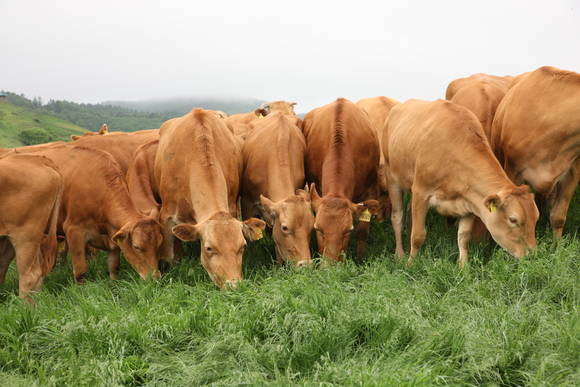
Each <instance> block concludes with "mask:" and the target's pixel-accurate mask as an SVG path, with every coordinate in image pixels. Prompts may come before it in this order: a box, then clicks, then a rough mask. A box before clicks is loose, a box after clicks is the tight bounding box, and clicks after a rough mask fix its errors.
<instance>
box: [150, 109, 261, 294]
mask: <svg viewBox="0 0 580 387" xmlns="http://www.w3.org/2000/svg"><path fill="white" fill-rule="evenodd" d="M159 137H160V138H159V147H158V149H157V155H156V157H155V181H156V183H157V187H158V188H159V196H160V198H161V202H162V207H161V214H160V220H161V223H162V224H163V226H164V237H165V245H164V248H163V253H162V254H163V255H162V256H163V257H164V258H165V259H166V260H168V261H171V260H172V259H173V248H172V244H173V238H172V233H173V234H175V235H176V236H177V237H178V238H179V239H181V240H184V241H190V240H195V239H200V240H201V264H202V265H203V267H204V268H205V269H206V270H207V272H208V274H209V275H210V277H211V279H212V280H213V281H214V282H215V283H216V285H217V286H219V287H220V288H221V287H223V286H224V285H227V284H229V285H231V286H233V287H235V286H236V284H237V282H238V281H239V280H240V279H241V278H242V255H243V252H244V248H245V246H246V241H245V240H244V237H245V238H246V239H251V240H256V239H259V238H260V237H261V236H262V230H263V229H264V228H265V226H266V224H265V223H264V222H263V221H262V220H260V219H255V218H251V219H248V220H246V221H244V222H243V223H242V222H240V221H239V220H237V219H236V218H235V217H236V216H237V214H238V208H237V200H238V194H239V187H240V176H241V173H242V155H241V147H240V145H239V143H238V142H237V141H236V139H235V137H234V135H233V134H232V133H231V132H230V130H229V129H228V127H227V126H226V124H225V122H224V121H223V120H221V119H219V118H217V117H216V116H215V115H214V114H212V113H210V112H207V111H204V110H203V109H193V110H192V111H191V113H188V114H186V115H184V116H183V117H180V118H177V119H173V120H170V121H168V122H166V123H164V124H163V125H162V126H161V129H160V136H159ZM193 222H195V224H192V223H193Z"/></svg>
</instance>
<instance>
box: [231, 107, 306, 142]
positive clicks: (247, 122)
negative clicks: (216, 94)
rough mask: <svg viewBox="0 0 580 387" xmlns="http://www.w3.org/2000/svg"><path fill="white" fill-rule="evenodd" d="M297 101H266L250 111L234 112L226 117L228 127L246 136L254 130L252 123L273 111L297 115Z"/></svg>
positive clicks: (236, 133)
mask: <svg viewBox="0 0 580 387" xmlns="http://www.w3.org/2000/svg"><path fill="white" fill-rule="evenodd" d="M295 105H296V102H286V101H274V102H264V103H263V104H261V105H260V106H259V107H258V108H257V109H256V110H254V111H253V112H248V113H239V114H232V115H231V116H229V117H228V118H227V119H226V123H227V125H228V128H230V130H231V131H232V132H233V133H234V134H235V135H236V136H241V137H244V136H245V135H246V134H247V133H248V132H250V131H251V130H252V123H253V122H255V121H256V120H258V119H260V118H263V117H265V116H267V115H268V114H270V113H272V112H280V113H283V114H289V115H292V116H293V115H295V113H294V106H295Z"/></svg>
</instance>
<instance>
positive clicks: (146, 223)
mask: <svg viewBox="0 0 580 387" xmlns="http://www.w3.org/2000/svg"><path fill="white" fill-rule="evenodd" d="M112 239H113V242H115V244H117V245H118V246H119V247H120V248H121V251H122V252H123V254H124V255H125V258H126V259H127V261H128V262H129V263H130V264H131V266H133V267H134V268H135V270H136V271H137V273H139V275H140V276H141V277H142V278H147V276H148V275H152V276H153V277H154V278H159V276H160V273H159V268H158V259H159V258H158V250H159V247H160V246H161V243H162V242H163V236H162V233H161V225H160V224H159V223H158V222H157V221H156V220H155V219H152V218H147V217H144V218H143V219H141V220H137V221H132V222H129V223H127V224H125V225H124V226H123V227H121V229H120V230H119V231H118V232H117V233H116V234H115V235H113V237H112Z"/></svg>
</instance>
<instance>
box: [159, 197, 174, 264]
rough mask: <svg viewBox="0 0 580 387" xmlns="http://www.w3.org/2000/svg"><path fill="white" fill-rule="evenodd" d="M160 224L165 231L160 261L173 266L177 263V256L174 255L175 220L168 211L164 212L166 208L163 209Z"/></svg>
mask: <svg viewBox="0 0 580 387" xmlns="http://www.w3.org/2000/svg"><path fill="white" fill-rule="evenodd" d="M159 219H160V223H161V228H162V231H163V243H162V244H161V247H160V252H161V254H160V257H159V258H160V259H161V260H162V261H165V262H167V263H169V264H173V263H174V262H175V254H174V246H173V245H174V238H175V237H174V236H173V232H172V231H171V228H172V227H173V226H174V225H175V221H174V220H173V214H169V213H168V212H167V210H165V211H164V207H162V208H161V214H160V217H159Z"/></svg>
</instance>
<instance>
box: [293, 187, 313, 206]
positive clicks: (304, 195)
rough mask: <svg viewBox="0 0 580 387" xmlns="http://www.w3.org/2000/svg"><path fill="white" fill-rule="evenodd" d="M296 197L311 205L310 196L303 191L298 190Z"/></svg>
mask: <svg viewBox="0 0 580 387" xmlns="http://www.w3.org/2000/svg"><path fill="white" fill-rule="evenodd" d="M296 195H298V196H300V197H301V198H302V199H304V200H306V202H307V203H308V204H310V194H309V193H308V192H306V191H304V190H303V189H297V190H296Z"/></svg>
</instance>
